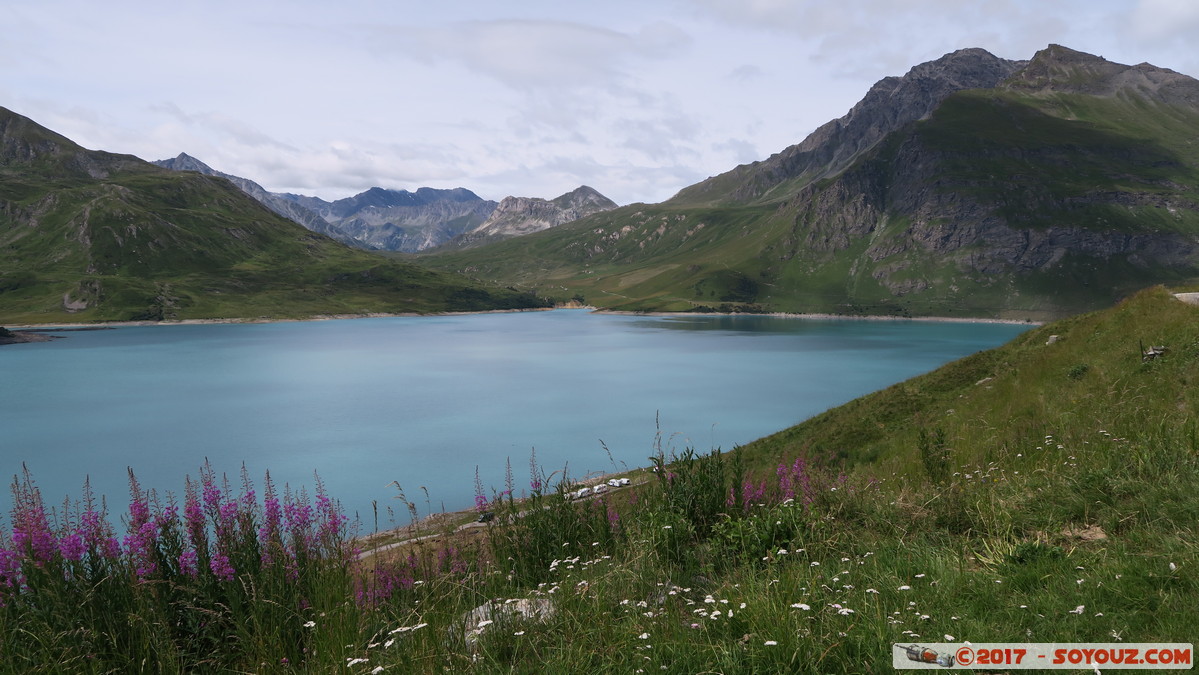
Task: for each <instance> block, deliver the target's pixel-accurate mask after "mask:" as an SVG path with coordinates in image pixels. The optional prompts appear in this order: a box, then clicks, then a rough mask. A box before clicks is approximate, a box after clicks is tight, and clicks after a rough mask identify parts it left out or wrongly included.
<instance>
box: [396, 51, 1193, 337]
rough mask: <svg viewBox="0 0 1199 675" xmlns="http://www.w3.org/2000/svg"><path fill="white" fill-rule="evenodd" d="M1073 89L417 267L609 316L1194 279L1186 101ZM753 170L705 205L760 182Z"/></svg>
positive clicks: (871, 310)
mask: <svg viewBox="0 0 1199 675" xmlns="http://www.w3.org/2000/svg"><path fill="white" fill-rule="evenodd" d="M1082 56H1085V55H1082ZM1045 58H1046V59H1047V60H1051V57H1050V56H1047V57H1045ZM1089 58H1091V59H1094V58H1095V57H1089ZM1104 63H1105V66H1106V67H1109V68H1110V69H1115V70H1116V71H1119V68H1121V67H1120V66H1118V65H1115V64H1106V62H1104ZM1069 72H1073V71H1069ZM1121 72H1122V71H1121ZM1155 72H1156V71H1155ZM1067 75H1068V74H1067ZM1067 75H1061V76H1060V77H1062V78H1066V79H1069V77H1068V76H1067ZM1071 77H1072V76H1071ZM1088 77H1089V76H1088ZM1096 77H1097V76H1096ZM1174 77H1178V78H1181V76H1177V74H1174ZM1076 79H1079V81H1080V82H1083V83H1084V84H1086V83H1089V82H1090V80H1088V79H1086V78H1085V77H1083V76H1081V75H1079V76H1078V78H1076ZM1180 81H1185V82H1183V84H1185V85H1186V86H1194V84H1193V82H1194V81H1193V80H1189V79H1187V78H1181V80H1180ZM1102 82H1104V83H1106V82H1108V80H1102ZM1059 84H1060V83H1059ZM1072 86H1073V87H1074V89H1073V90H1072V89H1070V87H1067V86H1065V85H1061V86H1057V87H1056V88H1054V87H1049V88H1046V87H1041V86H1040V85H1038V87H1040V88H1038V87H1032V86H1026V85H1025V84H1023V83H1021V84H1019V86H1018V85H1017V84H1010V85H1004V86H1000V87H997V88H995V89H987V90H966V91H961V92H958V93H956V94H953V95H951V96H949V97H948V98H946V99H945V101H944V102H943V103H942V104H941V105H940V106H939V107H938V108H937V109H936V110H935V111H934V113H933V114H932V115H931V116H930V117H929V118H928V119H925V120H921V121H918V122H914V123H912V124H909V125H907V126H905V127H903V128H901V129H899V130H898V131H895V132H893V133H891V134H889V135H888V136H887V137H886V138H884V139H883V140H882V141H881V142H879V143H878V144H877V145H876V146H874V147H873V148H871V149H870V150H868V151H865V152H863V153H862V154H861V156H860V157H859V158H858V159H857V161H856V162H855V163H854V164H853V165H852V166H850V167H849V168H848V169H846V170H845V171H844V172H843V173H841V174H840V175H838V176H836V177H834V178H829V179H823V180H820V181H817V182H812V181H811V180H810V179H809V178H806V177H805V176H807V175H808V174H806V173H805V174H802V175H800V176H796V177H790V178H788V177H786V176H783V177H781V178H779V179H778V182H777V184H774V185H772V186H771V187H770V189H767V190H763V191H762V192H761V194H760V195H759V196H757V197H755V198H753V199H750V200H748V201H737V200H734V199H732V198H726V199H724V200H722V201H721V200H718V201H713V200H712V199H709V198H708V197H704V198H703V199H698V200H697V199H696V198H694V195H690V193H687V192H686V191H685V192H684V194H683V195H682V196H680V197H679V198H677V199H674V200H670V201H667V202H664V203H662V204H658V205H652V206H647V205H641V204H638V205H633V206H628V207H624V208H622V209H618V210H616V211H612V212H609V213H605V214H601V215H597V216H593V217H591V218H586V219H583V220H581V221H578V222H575V223H572V224H569V225H566V226H562V227H559V228H556V229H554V230H552V231H549V232H544V233H539V234H536V235H530V236H528V237H524V238H521V239H520V240H517V241H512V242H501V243H498V244H494V245H491V246H487V247H484V248H481V249H477V250H473V251H467V252H459V253H447V254H439V255H434V256H430V257H428V258H419V259H418V261H419V262H424V263H427V264H429V265H431V266H433V267H435V268H438V269H443V270H453V271H459V272H462V273H465V274H468V275H471V276H475V277H477V278H479V279H486V280H490V281H496V282H500V283H503V284H511V285H514V286H518V287H521V288H528V289H531V290H536V291H537V292H540V293H544V294H550V295H555V296H558V297H569V296H570V295H573V294H581V295H583V296H584V297H585V298H586V300H587V301H588V302H589V303H591V304H594V305H597V306H600V307H605V308H611V309H632V310H640V309H650V310H663V311H683V310H699V311H706V310H719V311H729V310H735V311H784V312H805V311H806V312H832V313H841V314H892V315H943V316H979V317H986V316H989V317H1002V318H1012V319H1026V318H1034V319H1042V320H1043V319H1051V318H1059V317H1062V316H1067V315H1070V314H1074V313H1077V312H1079V311H1089V310H1093V309H1098V308H1100V307H1105V306H1108V305H1110V304H1111V303H1113V302H1116V301H1117V300H1119V299H1120V298H1122V297H1124V296H1126V295H1127V294H1129V293H1131V292H1134V291H1136V290H1138V289H1141V288H1144V287H1146V286H1150V285H1153V284H1157V283H1180V282H1184V281H1187V280H1191V279H1194V278H1196V277H1199V262H1197V260H1199V249H1197V248H1196V246H1197V245H1196V241H1197V237H1199V147H1197V146H1196V144H1195V143H1194V139H1195V136H1196V133H1197V132H1199V108H1196V106H1195V104H1194V101H1193V100H1192V101H1191V102H1190V103H1186V102H1185V101H1184V100H1183V99H1182V98H1178V99H1177V100H1175V99H1170V101H1169V102H1167V101H1164V100H1159V99H1158V98H1154V96H1155V95H1150V94H1148V93H1145V92H1143V91H1141V90H1138V89H1137V88H1136V87H1131V86H1130V87H1127V88H1124V89H1120V88H1118V87H1117V88H1116V89H1115V90H1114V91H1110V92H1108V91H1104V92H1100V93H1080V92H1082V91H1087V87H1086V86H1082V85H1079V84H1078V83H1074V84H1073V85H1072ZM1105 86H1106V85H1105ZM1112 86H1115V85H1112ZM1179 86H1183V85H1179ZM755 167H756V165H749V166H746V167H739V168H738V169H736V170H734V171H731V172H729V173H728V174H727V176H725V177H723V178H722V177H717V178H715V179H712V180H710V181H708V182H706V183H705V186H707V188H711V189H707V188H706V190H707V191H706V192H705V193H704V194H705V195H709V196H710V194H714V192H713V191H715V193H719V192H720V190H719V189H717V188H718V187H719V186H722V185H723V186H725V187H724V188H721V189H725V188H727V189H728V190H733V186H734V185H740V184H743V183H745V184H748V183H751V182H754V181H757V182H759V183H760V182H761V180H764V179H763V178H761V177H759V178H754V175H755V174H754V172H755V171H761V172H767V168H765V167H766V165H765V164H764V165H763V167H760V168H755ZM770 175H772V176H773V175H774V174H770ZM714 186H715V187H714Z"/></svg>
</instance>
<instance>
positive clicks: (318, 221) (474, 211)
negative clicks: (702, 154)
mask: <svg viewBox="0 0 1199 675" xmlns="http://www.w3.org/2000/svg"><path fill="white" fill-rule="evenodd" d="M153 164H155V165H157V166H161V167H164V168H167V169H171V170H174V171H196V172H199V173H202V174H205V175H211V176H220V177H222V178H226V179H228V180H230V181H232V182H233V183H234V184H235V185H237V186H238V187H239V188H241V189H242V191H244V192H245V193H246V194H248V195H250V196H252V197H254V198H255V199H257V200H258V201H260V202H262V203H263V204H265V205H266V206H267V208H270V209H271V210H272V211H274V212H275V213H278V214H279V215H281V216H283V217H285V218H289V219H291V220H293V221H295V222H297V223H299V224H301V225H303V226H304V227H306V228H308V229H310V230H312V231H314V232H320V233H321V234H324V235H327V236H329V237H332V238H334V239H337V240H338V241H341V242H342V243H344V244H348V245H350V246H356V247H358V248H364V249H367V250H382V251H399V252H402V253H418V252H421V251H425V250H428V249H432V248H436V247H438V246H443V245H447V244H449V242H451V241H453V240H455V239H456V238H459V237H463V242H462V243H457V242H456V243H454V244H452V246H460V245H470V246H477V245H481V244H483V243H487V242H490V241H498V240H500V239H504V238H507V237H511V236H519V235H521V234H528V233H530V232H536V231H540V230H542V229H546V228H547V227H552V226H555V225H560V224H562V223H565V222H570V221H571V220H576V219H578V218H579V217H582V216H584V215H590V214H591V213H595V212H597V211H600V210H606V209H608V208H615V206H616V204H615V202H612V201H611V200H609V199H608V198H607V197H604V196H603V195H601V194H599V192H597V191H595V190H594V189H593V188H590V187H587V186H583V187H581V188H576V189H575V190H574V191H572V192H569V193H567V194H565V195H562V196H560V197H557V198H555V199H554V200H542V199H539V198H535V197H506V198H505V200H506V201H507V202H508V203H507V204H506V205H505V206H504V208H503V210H502V211H501V212H500V215H501V216H502V217H503V218H504V224H503V225H499V224H495V223H490V221H489V219H491V218H492V217H493V216H495V214H496V210H497V209H498V208H499V207H500V206H501V204H502V202H495V201H492V200H485V199H483V198H481V197H479V196H478V195H477V194H475V193H474V192H472V191H471V190H469V189H467V188H462V187H459V188H452V189H439V188H430V187H421V188H417V190H416V191H415V192H410V191H408V190H393V189H388V188H383V187H377V186H376V187H371V188H368V189H366V190H364V191H362V192H360V193H358V194H356V195H353V196H350V197H345V198H342V199H337V200H334V201H332V202H330V201H326V200H324V199H321V198H320V197H312V196H308V195H298V194H290V193H275V192H270V191H268V190H266V189H265V188H263V187H262V186H261V185H259V184H258V183H256V182H254V181H252V180H250V179H248V178H242V177H240V176H235V175H232V174H227V173H224V172H221V171H217V170H215V169H213V168H212V167H210V166H208V165H207V164H205V163H204V162H202V161H200V160H199V159H197V158H195V157H192V156H190V155H188V154H187V153H180V154H179V155H178V156H177V157H175V158H172V159H165V160H157V161H155V162H153ZM543 202H544V203H545V204H542V203H543ZM575 202H578V203H575ZM484 226H487V229H485V230H482V231H480V232H478V233H477V234H474V235H471V236H469V237H466V236H465V235H468V234H469V233H471V232H475V231H478V230H480V228H483V227H484Z"/></svg>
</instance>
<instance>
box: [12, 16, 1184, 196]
mask: <svg viewBox="0 0 1199 675" xmlns="http://www.w3.org/2000/svg"><path fill="white" fill-rule="evenodd" d="M1196 35H1199V1H1197V0H1051V1H1049V2H1047V1H1046V0H605V1H604V2H584V1H582V0H547V1H542V0H507V1H499V0H441V1H440V2H430V1H429V0H422V1H421V2H409V1H408V0H336V1H335V2H334V1H330V0H290V1H287V2H284V1H282V0H236V1H227V0H171V1H170V2H163V1H162V0H155V1H153V2H144V1H142V0H108V1H106V2H96V0H0V106H3V107H6V108H9V109H11V110H13V111H15V112H18V113H20V114H23V115H26V116H28V117H31V118H33V119H34V120H35V121H37V122H38V123H40V124H43V125H45V126H47V127H50V128H51V129H53V130H55V131H57V132H59V133H62V134H64V135H66V136H68V137H69V138H72V139H73V140H75V141H77V142H79V143H81V144H83V145H84V146H86V147H89V148H94V149H101V150H109V151H113V152H125V153H132V154H135V155H137V156H139V157H142V158H144V159H163V158H166V157H173V156H175V155H177V154H179V153H180V152H187V153H188V154H191V155H194V156H196V157H198V158H199V159H201V160H203V161H205V162H206V163H208V164H209V165H211V166H212V167H214V168H216V169H219V170H221V171H225V172H227V173H232V174H236V175H240V176H245V177H247V178H251V179H253V180H256V181H258V182H259V183H261V184H263V185H264V186H265V187H267V188H268V189H270V190H274V191H288V192H299V193H303V194H310V195H317V196H320V197H324V198H326V199H336V198H340V197H344V196H348V195H351V194H354V193H357V192H360V191H362V190H365V189H366V188H369V187H371V186H376V185H378V186H382V187H387V188H394V189H409V190H415V189H416V188H418V187H421V186H430V187H439V188H450V187H459V186H461V187H466V188H469V189H471V190H473V191H475V192H476V193H478V194H479V195H480V196H482V197H484V198H489V199H500V198H502V197H504V196H506V195H520V196H529V197H547V198H549V197H555V196H557V195H559V194H562V193H564V192H566V191H568V190H571V189H573V188H575V187H577V186H578V185H581V184H587V185H590V186H592V187H594V188H596V189H598V190H599V191H600V192H603V193H604V194H606V195H608V196H609V197H611V198H612V199H614V200H616V201H617V202H619V203H621V204H627V203H631V202H637V201H644V202H658V201H662V200H664V199H667V198H668V197H670V196H671V195H673V194H674V193H675V192H677V191H678V190H679V189H681V188H683V187H685V186H687V185H690V184H692V183H695V182H696V181H698V180H702V179H703V178H705V177H707V176H710V175H714V174H718V173H721V172H723V171H726V170H728V169H731V168H732V167H734V166H736V165H738V164H743V163H746V162H750V161H754V160H758V159H764V158H766V157H768V156H769V155H771V154H772V153H774V152H777V151H779V150H781V149H783V148H785V147H786V146H788V145H792V144H794V143H797V142H799V141H800V140H802V139H803V138H804V136H806V135H807V134H808V133H809V132H811V131H812V130H813V129H815V128H816V127H817V126H819V125H820V124H822V123H824V122H826V121H828V120H830V119H832V118H835V117H839V116H841V115H843V114H845V112H846V111H847V110H848V109H849V108H850V107H851V106H852V105H853V104H854V103H855V102H856V101H857V100H858V99H859V98H861V97H862V95H863V94H865V92H866V90H867V89H868V88H869V87H870V85H871V84H873V83H874V82H875V81H877V80H879V79H880V78H882V77H885V76H887V75H902V74H903V73H905V72H906V71H907V70H908V69H909V68H911V67H912V66H913V65H915V64H917V63H920V62H923V61H928V60H930V59H934V58H937V57H939V56H941V55H943V54H945V53H948V52H951V51H953V50H955V49H960V48H963V47H983V48H985V49H987V50H989V51H991V52H992V53H994V54H996V55H998V56H1002V57H1005V58H1010V59H1026V58H1030V57H1031V56H1032V55H1033V54H1034V53H1035V52H1036V50H1038V49H1041V48H1043V47H1045V46H1046V45H1047V44H1049V43H1058V44H1063V45H1066V46H1068V47H1072V48H1074V49H1079V50H1082V51H1086V52H1090V53H1093V54H1098V55H1102V56H1104V57H1105V58H1107V59H1109V60H1111V61H1116V62H1120V63H1128V64H1135V63H1140V62H1143V61H1147V62H1150V63H1153V64H1155V65H1158V66H1162V67H1166V68H1171V69H1174V70H1177V71H1180V72H1184V73H1187V74H1190V75H1193V76H1199V40H1196V39H1195V36H1196Z"/></svg>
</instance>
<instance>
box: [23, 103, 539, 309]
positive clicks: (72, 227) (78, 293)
mask: <svg viewBox="0 0 1199 675" xmlns="http://www.w3.org/2000/svg"><path fill="white" fill-rule="evenodd" d="M543 304H544V303H543V302H541V301H539V300H537V299H536V298H534V297H532V296H530V295H527V294H522V293H519V292H514V291H509V290H505V289H496V288H493V287H487V286H484V285H482V284H478V283H475V282H471V281H468V280H466V279H463V278H461V277H458V276H457V275H452V274H444V273H440V272H435V271H432V270H428V269H426V268H423V267H419V266H416V265H412V264H410V263H404V262H399V261H389V260H385V259H382V258H380V257H378V256H375V255H372V254H369V253H367V252H364V251H359V250H356V249H351V248H348V247H346V246H344V245H343V244H340V243H338V242H336V241H334V240H332V239H330V238H328V237H326V236H324V235H322V234H319V233H316V232H312V231H310V230H307V229H305V228H304V227H302V226H300V225H298V224H296V223H295V222H293V221H291V220H288V219H285V218H283V217H281V216H279V215H277V214H275V213H274V212H272V211H271V210H269V209H268V208H266V206H264V205H263V204H262V203H260V202H259V201H257V200H254V199H253V198H251V197H250V196H249V195H247V194H246V193H245V192H243V191H242V190H241V189H240V188H238V187H237V186H235V185H234V184H233V183H232V182H230V181H229V180H227V179H225V178H222V177H217V176H208V175H204V174H201V173H196V172H175V171H170V170H168V169H165V168H162V167H158V166H155V165H153V164H151V163H149V162H145V161H142V160H140V159H138V158H136V157H133V156H131V155H117V154H113V153H107V152H103V151H96V150H87V149H85V148H82V147H81V146H79V145H78V144H76V143H74V142H73V141H71V140H70V139H67V138H66V137H65V136H62V135H60V134H57V133H55V132H52V131H50V130H49V129H46V128H45V127H42V126H41V125H38V124H37V123H36V122H33V121H32V120H30V119H28V118H26V117H23V116H21V115H18V114H17V113H15V112H12V111H10V110H8V109H6V108H0V317H2V318H3V319H4V321H5V322H9V323H12V322H16V323H47V322H57V321H61V320H63V319H67V318H68V317H69V319H70V320H71V321H74V322H80V321H81V322H90V321H101V320H106V321H113V320H151V321H154V320H164V319H185V318H252V317H263V316H266V317H279V318H284V317H286V318H294V317H299V316H308V315H315V314H362V313H376V312H386V313H400V312H418V313H424V312H432V311H448V310H457V311H465V310H483V309H512V308H527V307H535V306H542V305H543Z"/></svg>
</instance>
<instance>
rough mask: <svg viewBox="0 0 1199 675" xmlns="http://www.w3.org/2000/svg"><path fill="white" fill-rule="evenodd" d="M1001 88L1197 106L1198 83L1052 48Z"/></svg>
mask: <svg viewBox="0 0 1199 675" xmlns="http://www.w3.org/2000/svg"><path fill="white" fill-rule="evenodd" d="M1003 86H1005V87H1007V88H1010V89H1015V90H1020V91H1023V92H1025V93H1034V92H1036V93H1067V94H1086V95H1088V96H1117V95H1120V94H1136V95H1139V96H1142V97H1145V98H1148V99H1151V100H1156V101H1159V102H1163V103H1171V104H1178V105H1192V106H1193V105H1196V104H1199V81H1197V80H1195V79H1194V78H1192V77H1189V76H1187V75H1183V74H1181V73H1177V72H1175V71H1173V70H1170V69H1169V68H1159V67H1158V66H1154V65H1151V64H1148V63H1140V64H1137V65H1135V66H1128V65H1124V64H1121V63H1114V62H1112V61H1108V60H1107V59H1105V58H1103V57H1102V56H1095V55H1093V54H1087V53H1086V52H1080V51H1076V50H1073V49H1070V48H1069V47H1063V46H1062V45H1056V44H1051V45H1049V46H1048V47H1046V48H1045V49H1042V50H1040V51H1038V52H1037V53H1036V55H1035V56H1033V58H1032V60H1030V61H1029V62H1028V65H1027V66H1025V67H1024V68H1022V69H1021V70H1020V71H1019V72H1017V73H1015V74H1014V75H1012V77H1011V78H1009V79H1008V80H1007V81H1006V82H1004V83H1003Z"/></svg>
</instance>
